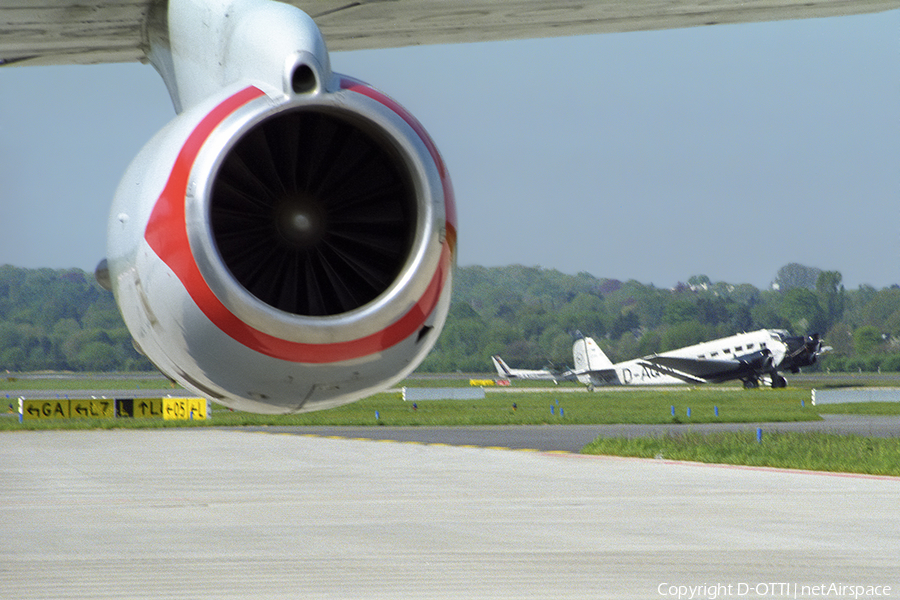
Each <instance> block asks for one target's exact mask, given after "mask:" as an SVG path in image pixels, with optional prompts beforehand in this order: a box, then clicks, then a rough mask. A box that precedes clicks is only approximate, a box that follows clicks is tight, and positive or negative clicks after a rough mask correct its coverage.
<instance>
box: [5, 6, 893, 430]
mask: <svg viewBox="0 0 900 600" xmlns="http://www.w3.org/2000/svg"><path fill="white" fill-rule="evenodd" d="M897 7H900V0H768V1H766V2H737V1H726V0H719V1H714V2H710V1H708V0H685V1H675V0H666V1H659V0H606V1H599V0H598V1H594V2H566V3H560V2H558V1H556V0H521V1H519V2H512V3H511V2H505V1H502V0H452V1H450V0H447V1H445V2H439V1H434V0H395V1H392V2H383V1H376V0H370V1H367V0H360V1H357V2H346V1H333V0H294V1H293V2H291V3H282V2H276V1H274V0H168V1H166V0H28V1H23V2H10V1H8V0H0V65H6V66H7V67H8V66H11V65H21V66H25V65H46V64H74V63H82V64H88V63H98V62H115V61H142V62H149V63H150V64H152V65H153V66H154V67H155V68H156V70H157V71H158V72H159V73H160V75H161V76H162V78H163V80H164V81H165V83H166V86H167V88H168V90H169V93H170V95H171V98H172V102H173V104H174V107H175V112H176V113H177V116H176V117H175V118H174V119H173V120H172V122H171V123H170V124H169V125H168V126H166V127H165V128H164V129H163V130H162V131H161V132H160V133H159V134H158V135H156V136H155V137H154V138H153V139H152V140H151V141H150V142H149V143H148V144H147V146H145V147H144V149H143V150H142V151H141V152H140V154H139V155H138V156H137V158H135V160H134V162H133V163H132V164H131V166H130V167H129V168H128V170H127V172H126V174H125V176H124V178H123V179H122V182H121V184H120V186H119V188H118V191H117V193H116V196H115V199H114V201H113V207H112V210H111V212H110V219H109V226H108V245H107V258H106V260H105V261H103V262H101V263H100V265H99V266H98V270H97V274H98V280H100V281H103V282H105V283H106V285H108V286H109V287H110V289H112V290H113V292H114V293H115V296H116V300H117V302H118V304H119V307H120V310H121V311H122V315H123V317H124V319H125V323H126V324H127V326H128V328H129V330H130V331H131V334H132V335H133V337H134V339H135V343H136V345H137V346H138V347H140V349H141V350H142V351H143V352H144V353H145V354H146V355H147V357H148V358H149V359H150V360H151V361H152V362H153V363H154V364H156V365H157V366H158V367H159V368H160V369H161V370H162V371H163V372H164V373H166V374H167V375H168V376H169V377H171V378H173V379H174V380H176V381H178V382H179V383H180V384H182V385H183V386H185V387H186V388H188V389H190V390H192V391H194V392H195V393H197V394H202V395H204V396H207V397H209V398H212V399H215V400H217V401H219V402H221V403H223V404H225V405H228V406H230V407H232V408H236V409H242V410H251V411H258V412H273V413H279V412H295V411H300V410H313V409H316V408H327V407H331V406H335V405H338V404H342V403H346V402H352V401H354V400H356V399H359V398H361V397H364V396H367V395H369V394H372V393H374V392H376V391H378V390H381V389H384V388H385V387H387V386H390V385H392V384H393V383H395V382H397V381H398V380H400V379H401V378H403V377H404V376H405V375H406V374H408V373H409V372H411V371H412V370H413V369H414V368H415V367H416V365H418V363H419V362H420V361H421V360H422V359H423V358H424V357H425V355H426V354H427V353H428V351H429V349H430V348H431V347H432V345H433V344H434V342H435V340H436V339H437V336H438V333H439V332H440V330H441V327H442V325H443V323H444V320H445V318H446V314H447V310H448V306H449V302H450V287H451V280H452V277H453V275H452V272H453V265H454V261H455V254H456V234H457V223H456V214H455V210H454V203H453V190H452V187H451V184H450V179H449V175H448V173H447V170H446V168H445V166H444V163H443V161H442V159H441V156H440V154H439V153H438V151H437V148H436V147H435V145H434V143H433V142H432V140H431V139H430V138H429V137H428V135H427V133H425V130H424V129H423V128H422V126H421V125H420V124H419V122H418V121H417V120H416V119H415V118H414V117H413V116H412V115H411V114H409V113H408V112H407V111H406V110H404V109H403V108H402V107H401V106H400V105H399V104H398V103H397V102H395V101H394V100H392V99H391V98H389V97H388V96H386V95H384V94H383V93H381V92H379V91H377V90H375V89H374V88H372V87H370V86H368V85H366V84H364V83H362V82H360V81H357V80H355V79H353V78H352V77H348V76H344V75H340V74H337V73H334V72H332V71H331V67H330V63H329V55H328V50H327V49H326V41H327V42H328V46H329V47H330V49H331V50H350V49H362V48H382V47H391V46H405V45H415V44H425V43H448V42H473V41H481V40H499V39H513V38H527V37H542V36H558V35H571V34H588V33H602V32H613V31H615V32H621V31H634V30H646V29H664V28H675V27H689V26H699V25H710V24H717V23H742V22H750V21H766V20H777V19H795V18H804V17H820V16H834V15H846V14H854V13H866V12H877V11H882V10H888V9H893V8H897ZM60 94H61V95H62V96H64V94H65V90H60ZM7 118H9V115H7ZM13 118H14V117H13Z"/></svg>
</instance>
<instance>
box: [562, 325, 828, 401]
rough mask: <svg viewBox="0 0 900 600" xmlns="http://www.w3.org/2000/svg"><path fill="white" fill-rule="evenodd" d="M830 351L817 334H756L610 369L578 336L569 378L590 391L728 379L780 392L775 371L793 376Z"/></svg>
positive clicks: (781, 379) (781, 378)
mask: <svg viewBox="0 0 900 600" xmlns="http://www.w3.org/2000/svg"><path fill="white" fill-rule="evenodd" d="M829 349H830V348H828V347H827V346H826V347H823V346H822V341H821V340H820V339H819V336H818V334H812V335H808V336H790V335H788V333H787V332H786V331H784V330H780V329H760V330H758V331H752V332H749V333H739V334H737V335H733V336H729V337H725V338H720V339H717V340H712V341H709V342H703V343H701V344H696V345H693V346H687V347H685V348H679V349H678V350H671V351H668V352H662V353H660V354H652V355H650V356H645V357H643V358H637V359H634V360H629V361H625V362H620V363H616V364H613V363H612V361H610V360H609V358H607V356H606V354H605V353H604V352H603V350H601V349H600V347H599V346H598V345H597V343H596V342H595V341H594V340H593V339H591V338H589V337H584V336H578V338H577V339H576V340H575V343H574V344H573V346H572V355H573V358H574V360H575V368H574V369H573V371H572V374H573V376H574V377H575V378H577V379H578V381H580V382H581V383H583V384H585V385H587V386H588V387H589V388H590V389H593V388H594V387H596V386H598V385H672V384H683V383H694V384H701V383H721V382H723V381H731V380H740V381H742V382H743V383H744V387H747V388H754V387H758V386H759V385H760V383H761V382H762V383H765V384H767V385H770V386H771V387H773V388H779V387H785V386H786V385H787V380H786V379H785V377H784V376H783V375H781V374H780V372H783V371H789V372H791V373H797V372H799V371H800V369H801V367H807V366H810V365H813V364H815V363H816V360H817V358H818V356H819V355H821V354H822V353H824V352H827V351H828V350H829Z"/></svg>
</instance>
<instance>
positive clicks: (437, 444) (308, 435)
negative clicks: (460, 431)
mask: <svg viewBox="0 0 900 600" xmlns="http://www.w3.org/2000/svg"><path fill="white" fill-rule="evenodd" d="M254 433H268V434H269V435H272V434H275V435H286V436H295V437H296V436H299V437H305V438H315V439H323V440H343V441H351V442H378V443H382V444H384V443H388V444H389V443H394V444H408V445H410V446H431V447H434V448H476V449H479V450H502V451H506V452H532V453H543V454H562V455H567V454H577V453H573V452H569V451H568V450H541V449H539V448H510V447H509V446H479V445H477V444H447V443H444V442H421V441H417V440H391V439H378V438H368V437H350V436H343V435H322V434H317V433H299V434H298V433H288V432H281V431H278V432H268V431H257V432H254Z"/></svg>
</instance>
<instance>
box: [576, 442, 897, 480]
mask: <svg viewBox="0 0 900 600" xmlns="http://www.w3.org/2000/svg"><path fill="white" fill-rule="evenodd" d="M583 452H584V453H585V454H604V455H613V456H634V457H641V458H659V459H668V460H687V461H695V462H703V463H724V464H731V465H747V466H761V467H763V466H764V467H779V468H787V469H804V470H810V471H831V472H844V473H866V474H871V475H892V476H900V439H897V438H890V439H882V438H867V437H861V436H854V435H832V434H821V433H764V434H763V438H762V442H757V439H756V432H754V431H748V432H739V433H721V434H709V435H701V434H696V433H689V434H686V435H679V436H661V437H645V438H635V439H625V438H598V439H596V440H595V441H593V442H592V443H590V444H588V445H587V446H586V447H585V448H584V450H583Z"/></svg>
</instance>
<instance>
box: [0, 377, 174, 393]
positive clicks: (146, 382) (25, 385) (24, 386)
mask: <svg viewBox="0 0 900 600" xmlns="http://www.w3.org/2000/svg"><path fill="white" fill-rule="evenodd" d="M118 389H123V390H141V389H150V390H155V389H172V390H176V391H181V392H183V391H184V389H183V388H182V387H181V386H179V385H177V384H173V383H171V382H170V381H169V380H168V379H166V378H164V377H161V376H145V377H141V376H140V375H137V376H135V377H123V378H118V377H90V376H86V377H77V376H73V377H59V378H51V377H46V378H32V377H16V376H9V377H4V378H2V379H0V393H2V392H8V391H11V390H97V391H98V392H102V391H103V390H118Z"/></svg>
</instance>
